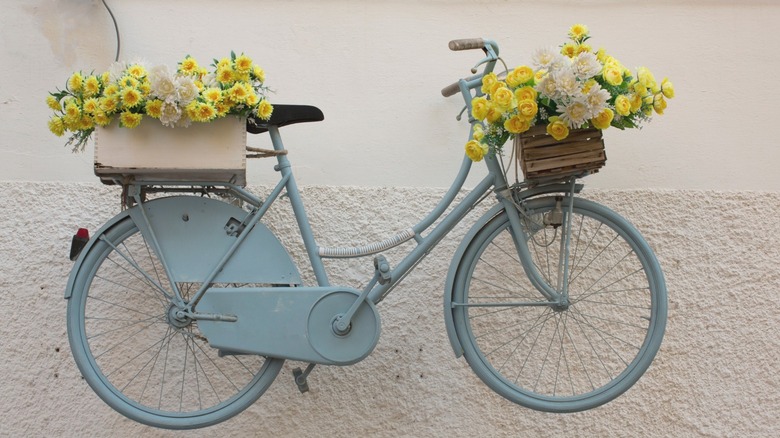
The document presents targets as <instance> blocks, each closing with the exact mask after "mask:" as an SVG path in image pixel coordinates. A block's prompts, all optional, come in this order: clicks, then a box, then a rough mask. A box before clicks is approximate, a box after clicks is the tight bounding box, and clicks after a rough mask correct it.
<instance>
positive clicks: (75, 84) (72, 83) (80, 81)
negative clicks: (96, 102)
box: [68, 72, 84, 93]
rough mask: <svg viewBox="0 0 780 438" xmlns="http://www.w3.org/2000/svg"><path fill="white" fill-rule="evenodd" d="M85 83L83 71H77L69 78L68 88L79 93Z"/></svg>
mask: <svg viewBox="0 0 780 438" xmlns="http://www.w3.org/2000/svg"><path fill="white" fill-rule="evenodd" d="M83 85H84V78H83V77H82V76H81V73H79V72H75V73H73V74H72V75H71V76H70V79H68V89H69V90H70V91H72V92H74V93H78V92H79V91H81V89H82V87H83Z"/></svg>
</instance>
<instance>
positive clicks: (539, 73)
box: [534, 69, 547, 82]
mask: <svg viewBox="0 0 780 438" xmlns="http://www.w3.org/2000/svg"><path fill="white" fill-rule="evenodd" d="M546 74H547V70H544V69H542V70H537V71H536V73H535V74H534V79H536V82H539V81H541V80H542V78H543V77H544V75H546Z"/></svg>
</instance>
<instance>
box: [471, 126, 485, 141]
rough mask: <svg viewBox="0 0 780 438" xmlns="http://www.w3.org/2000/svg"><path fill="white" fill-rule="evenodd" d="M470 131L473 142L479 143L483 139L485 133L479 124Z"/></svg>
mask: <svg viewBox="0 0 780 438" xmlns="http://www.w3.org/2000/svg"><path fill="white" fill-rule="evenodd" d="M472 131H473V132H474V133H473V134H472V138H473V139H474V140H476V141H480V140H482V139H483V138H485V131H484V130H483V129H482V125H481V124H479V123H477V124H475V125H474V128H473V129H472Z"/></svg>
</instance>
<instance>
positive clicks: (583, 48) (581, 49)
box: [577, 44, 593, 55]
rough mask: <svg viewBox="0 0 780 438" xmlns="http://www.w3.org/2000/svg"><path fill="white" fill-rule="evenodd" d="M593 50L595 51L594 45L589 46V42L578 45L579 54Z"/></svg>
mask: <svg viewBox="0 0 780 438" xmlns="http://www.w3.org/2000/svg"><path fill="white" fill-rule="evenodd" d="M592 51H593V47H591V46H589V45H587V44H580V45H578V46H577V54H578V55H579V54H580V53H586V52H592Z"/></svg>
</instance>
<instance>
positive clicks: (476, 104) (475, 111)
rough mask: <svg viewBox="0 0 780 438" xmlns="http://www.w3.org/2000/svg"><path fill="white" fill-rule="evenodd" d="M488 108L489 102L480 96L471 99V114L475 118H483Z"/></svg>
mask: <svg viewBox="0 0 780 438" xmlns="http://www.w3.org/2000/svg"><path fill="white" fill-rule="evenodd" d="M489 109H490V103H489V102H488V100H487V99H485V98H484V97H482V96H480V97H477V98H476V99H474V100H472V101H471V115H472V116H474V118H475V119H477V120H485V117H487V113H488V110H489Z"/></svg>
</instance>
